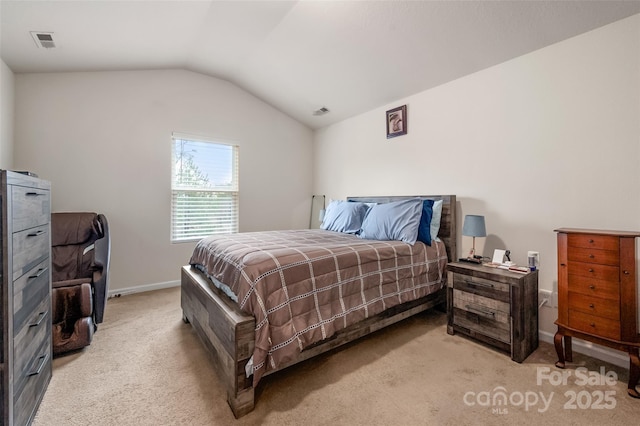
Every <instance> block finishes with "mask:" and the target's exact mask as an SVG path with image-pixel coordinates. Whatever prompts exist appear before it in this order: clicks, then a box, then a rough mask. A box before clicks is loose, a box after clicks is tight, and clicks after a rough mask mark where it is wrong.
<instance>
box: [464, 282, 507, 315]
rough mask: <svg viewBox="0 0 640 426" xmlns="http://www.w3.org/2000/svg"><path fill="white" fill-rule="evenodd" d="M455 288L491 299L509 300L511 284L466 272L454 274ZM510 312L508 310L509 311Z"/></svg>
mask: <svg viewBox="0 0 640 426" xmlns="http://www.w3.org/2000/svg"><path fill="white" fill-rule="evenodd" d="M453 288H454V289H458V290H461V291H464V292H467V293H473V294H478V295H481V296H484V297H487V298H490V299H495V300H500V301H502V302H505V303H508V302H509V284H505V283H501V282H497V281H492V280H487V279H485V278H481V277H474V276H471V275H464V274H458V273H454V274H453ZM507 312H508V311H507Z"/></svg>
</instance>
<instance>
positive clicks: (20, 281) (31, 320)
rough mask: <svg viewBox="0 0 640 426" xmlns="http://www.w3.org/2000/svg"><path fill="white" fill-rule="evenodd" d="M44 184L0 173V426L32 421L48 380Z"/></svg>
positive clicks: (47, 227) (47, 230)
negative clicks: (0, 288)
mask: <svg viewBox="0 0 640 426" xmlns="http://www.w3.org/2000/svg"><path fill="white" fill-rule="evenodd" d="M50 192H51V191H50V184H49V182H46V181H43V180H41V179H37V178H35V177H31V176H26V175H23V174H20V173H14V172H8V171H4V170H3V171H0V204H1V208H0V223H1V227H0V234H1V236H2V246H1V249H0V250H1V253H2V267H1V269H0V275H1V276H2V291H1V292H0V306H1V309H2V311H1V314H0V326H1V328H2V334H1V335H0V343H1V346H2V351H1V352H0V382H1V384H2V387H1V388H0V401H1V403H0V424H3V425H7V426H9V425H20V426H22V425H27V424H29V423H31V421H32V420H33V417H34V415H35V413H36V410H37V408H38V405H39V404H40V401H41V400H42V397H43V396H44V392H45V390H46V388H47V385H48V384H49V381H50V380H51V358H52V348H51V231H50V221H51V201H50V200H51V194H50Z"/></svg>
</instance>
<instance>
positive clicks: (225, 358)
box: [181, 195, 457, 418]
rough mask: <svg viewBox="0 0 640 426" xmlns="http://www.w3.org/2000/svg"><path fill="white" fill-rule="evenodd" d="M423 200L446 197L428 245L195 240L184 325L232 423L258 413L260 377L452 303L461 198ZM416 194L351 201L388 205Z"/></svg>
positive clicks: (266, 237) (330, 236)
mask: <svg viewBox="0 0 640 426" xmlns="http://www.w3.org/2000/svg"><path fill="white" fill-rule="evenodd" d="M417 197H419V198H420V199H422V200H432V201H440V200H441V209H442V210H441V219H440V228H439V231H437V232H438V234H437V235H438V239H439V240H440V241H435V240H434V241H432V242H431V245H430V246H427V245H426V244H422V243H419V242H416V243H415V244H407V243H404V242H400V241H376V240H371V239H364V238H359V237H357V236H354V235H350V234H347V233H340V232H331V231H325V230H293V231H271V232H253V233H239V234H233V235H229V236H224V237H212V238H209V239H205V240H206V241H205V240H203V241H202V242H200V243H198V245H197V246H196V249H195V250H194V253H193V255H192V258H191V259H190V264H189V265H186V266H183V267H182V270H181V305H182V310H183V320H184V321H185V322H186V323H190V324H191V325H192V326H193V328H194V330H195V331H196V333H197V334H198V336H199V337H200V339H201V340H202V342H203V344H204V345H205V347H206V349H207V350H208V352H209V354H210V355H211V357H212V359H213V361H214V363H215V364H216V365H217V370H218V372H219V375H220V377H221V379H222V380H223V381H224V386H225V387H226V389H227V402H228V403H229V405H230V407H231V409H232V411H233V414H234V415H235V417H236V418H239V417H241V416H243V415H245V414H247V413H248V412H250V411H251V410H253V407H254V404H255V392H254V389H255V388H256V386H258V383H259V381H260V378H261V377H263V376H264V375H267V374H272V373H274V372H276V371H280V370H282V369H284V368H287V367H289V366H291V365H293V364H296V363H298V362H301V361H304V360H307V359H309V358H312V357H314V356H316V355H319V354H321V353H324V352H326V351H329V350H332V349H334V348H337V347H339V346H341V345H343V344H345V343H348V342H351V341H353V340H355V339H358V338H360V337H362V336H365V335H367V334H369V333H372V332H374V331H376V330H379V329H381V328H383V327H386V326H388V325H390V324H393V323H396V322H398V321H401V320H402V319H405V318H407V317H409V316H412V315H415V314H417V313H419V312H422V311H424V310H426V309H430V308H433V307H436V306H445V305H446V286H445V285H444V284H445V281H446V273H445V271H444V268H445V266H446V263H447V260H452V259H455V258H456V255H457V254H456V198H455V195H436V196H417ZM417 197H349V198H348V201H349V202H351V204H349V206H353V205H356V204H357V203H366V204H367V205H368V206H374V205H375V206H380V205H382V204H384V205H385V206H386V205H391V203H395V204H399V203H402V202H403V201H404V200H410V199H414V200H415V198H417ZM387 203H389V204H387ZM426 203H427V202H425V205H426ZM376 208H378V207H376ZM372 211H373V210H372ZM371 215H373V213H372V214H371ZM430 253H431V254H430ZM321 262H324V263H321ZM239 264H242V265H241V267H239ZM392 264H393V267H392ZM265 265H266V266H265ZM332 265H334V266H332ZM372 265H373V266H372ZM376 268H377V269H376ZM394 268H395V269H394ZM301 277H304V278H301ZM389 277H392V278H393V279H391V278H389ZM416 277H419V278H416ZM423 277H424V278H423ZM387 278H389V279H387ZM368 280H373V281H374V283H373V284H372V286H371V287H367V286H368V285H369V284H368ZM285 284H286V285H285ZM234 299H235V300H234Z"/></svg>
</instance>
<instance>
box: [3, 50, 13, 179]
mask: <svg viewBox="0 0 640 426" xmlns="http://www.w3.org/2000/svg"><path fill="white" fill-rule="evenodd" d="M13 85H14V76H13V72H12V71H11V69H9V67H8V66H7V64H5V63H4V61H3V60H1V59H0V169H12V168H13V115H14V105H13V102H14V87H13Z"/></svg>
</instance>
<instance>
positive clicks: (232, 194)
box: [171, 133, 239, 242]
mask: <svg viewBox="0 0 640 426" xmlns="http://www.w3.org/2000/svg"><path fill="white" fill-rule="evenodd" d="M171 156H172V168H171V241H172V242H183V241H194V240H199V239H202V238H204V237H206V236H208V235H212V234H224V233H232V232H238V191H239V185H238V146H237V145H231V144H226V143H220V142H216V141H213V140H207V139H204V138H200V137H193V136H187V135H180V134H176V133H174V134H173V136H172V149H171Z"/></svg>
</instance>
